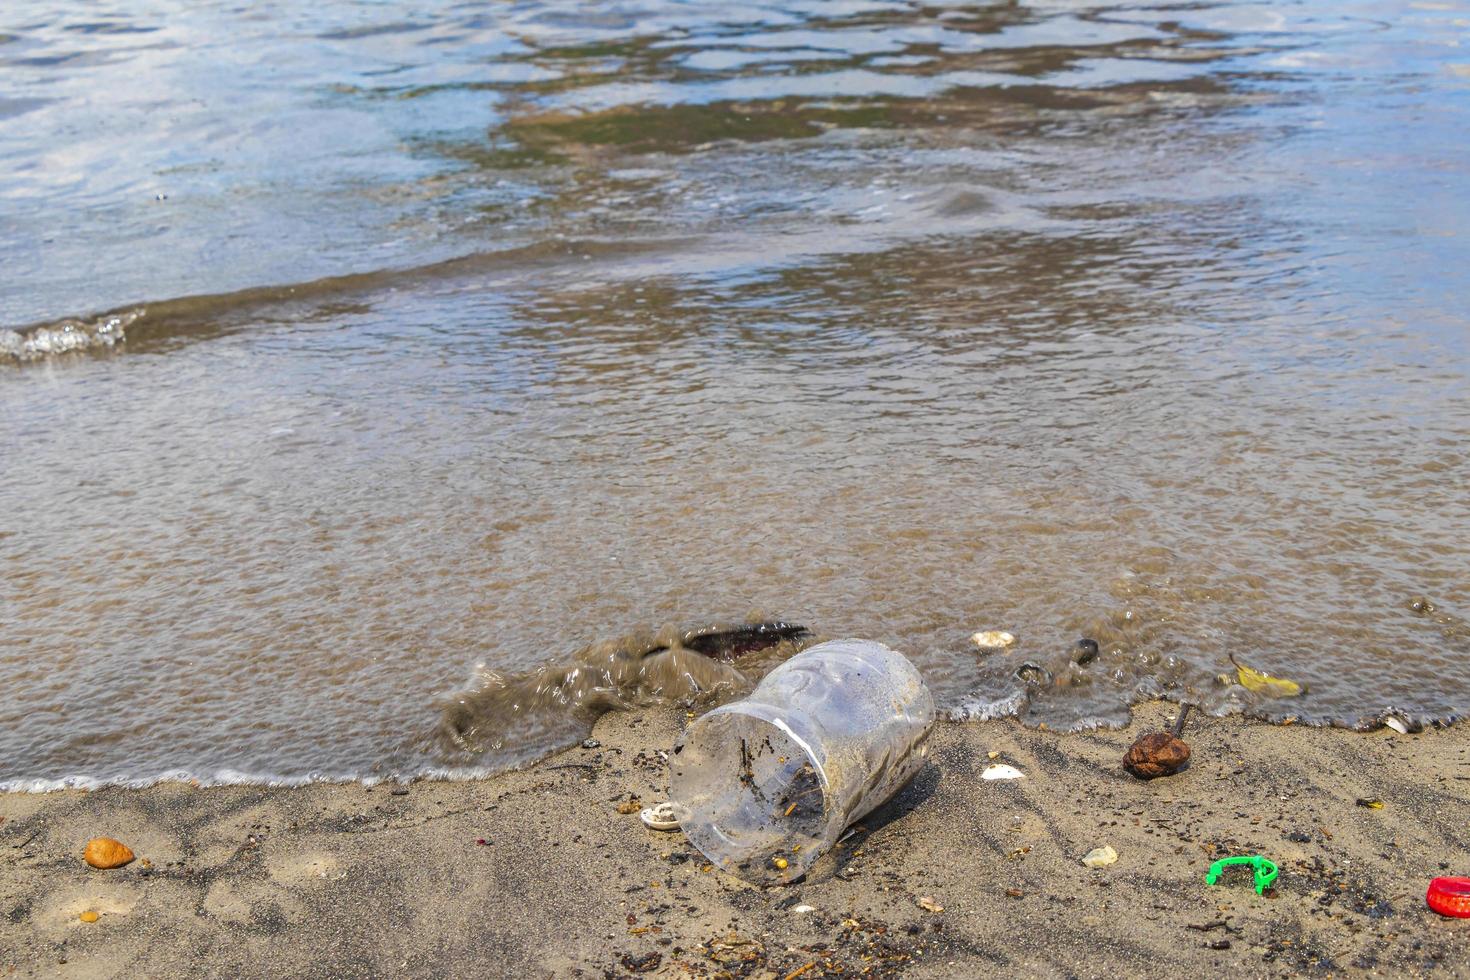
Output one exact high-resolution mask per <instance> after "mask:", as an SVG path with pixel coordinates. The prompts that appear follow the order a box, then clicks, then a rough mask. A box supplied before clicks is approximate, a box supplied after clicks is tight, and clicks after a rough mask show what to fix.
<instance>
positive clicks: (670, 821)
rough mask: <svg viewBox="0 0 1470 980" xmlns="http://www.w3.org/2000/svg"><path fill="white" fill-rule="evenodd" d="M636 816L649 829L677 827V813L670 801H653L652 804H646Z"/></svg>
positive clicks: (672, 828)
mask: <svg viewBox="0 0 1470 980" xmlns="http://www.w3.org/2000/svg"><path fill="white" fill-rule="evenodd" d="M638 816H639V817H640V818H641V819H642V820H643V825H644V826H645V827H648V828H649V829H650V830H678V829H679V814H678V813H677V812H676V811H675V809H674V804H672V803H655V804H654V805H653V806H646V807H644V808H643V812H642V813H640V814H638Z"/></svg>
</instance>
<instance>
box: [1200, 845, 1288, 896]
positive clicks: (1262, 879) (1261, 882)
mask: <svg viewBox="0 0 1470 980" xmlns="http://www.w3.org/2000/svg"><path fill="white" fill-rule="evenodd" d="M1231 864H1248V865H1250V866H1251V868H1253V869H1254V870H1255V873H1256V894H1257V895H1264V894H1265V893H1266V889H1267V888H1270V887H1271V883H1272V882H1274V881H1275V880H1276V872H1277V867H1276V865H1275V864H1274V863H1272V862H1271V861H1269V860H1267V859H1266V858H1263V857H1261V856H1260V855H1259V854H1252V855H1251V856H1250V857H1230V858H1221V859H1220V860H1218V861H1216V862H1215V863H1214V864H1212V865H1210V873H1209V874H1207V875H1205V884H1207V885H1213V884H1214V883H1215V882H1217V881H1219V880H1220V872H1222V871H1224V870H1225V868H1226V867H1227V866H1228V865H1231Z"/></svg>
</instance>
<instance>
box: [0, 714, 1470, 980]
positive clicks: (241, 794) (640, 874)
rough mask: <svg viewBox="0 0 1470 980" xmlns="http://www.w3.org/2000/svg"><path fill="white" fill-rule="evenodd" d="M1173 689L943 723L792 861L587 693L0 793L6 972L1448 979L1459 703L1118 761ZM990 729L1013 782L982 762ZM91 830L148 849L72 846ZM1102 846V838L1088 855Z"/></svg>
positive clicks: (1466, 849) (1236, 725)
mask: <svg viewBox="0 0 1470 980" xmlns="http://www.w3.org/2000/svg"><path fill="white" fill-rule="evenodd" d="M1170 710H1171V709H1170V708H1169V706H1167V705H1150V706H1146V707H1144V708H1143V709H1141V710H1140V711H1139V713H1138V718H1137V721H1136V723H1135V725H1134V727H1133V729H1131V730H1129V731H1126V732H1107V733H1100V734H1096V735H1080V736H1079V735H1067V736H1057V735H1054V734H1050V733H1047V732H1035V731H1029V730H1026V729H1023V728H1021V727H1019V726H1018V725H1015V724H1014V723H1009V722H994V723H989V724H985V725H979V726H975V725H967V726H958V725H945V726H942V727H941V728H940V729H939V731H938V733H937V735H936V738H935V747H934V752H933V756H932V758H933V763H932V765H930V766H929V767H928V768H927V769H925V770H924V771H923V772H922V773H921V774H920V775H919V777H918V778H917V779H916V780H915V781H914V782H913V783H912V784H911V785H910V786H909V787H908V788H907V789H905V790H904V791H903V792H902V793H901V794H900V795H899V796H898V797H897V798H896V799H895V800H894V801H892V802H891V803H890V804H888V805H887V806H886V807H884V808H883V809H881V810H879V811H878V812H877V813H875V814H874V815H872V817H870V818H869V819H868V820H866V821H864V823H863V826H862V829H861V830H860V831H859V832H858V833H857V834H856V835H855V836H854V837H852V838H851V839H850V840H849V841H848V842H847V843H846V845H845V846H842V847H841V848H840V849H839V850H838V851H837V852H836V853H835V854H834V855H832V856H831V857H829V858H826V859H824V860H823V861H822V862H821V863H820V864H819V865H818V867H817V869H816V871H815V872H814V873H813V875H812V876H811V877H810V878H809V880H807V881H805V882H802V883H799V884H797V885H794V886H791V887H787V888H773V889H761V888H755V887H752V886H749V885H746V884H744V883H742V882H740V881H738V880H736V879H734V878H730V877H728V876H725V875H723V874H721V873H719V872H715V871H713V870H710V869H708V866H707V865H706V864H705V862H704V860H703V859H702V858H701V857H700V855H699V854H698V853H696V852H695V851H693V849H692V848H691V847H690V846H689V845H688V844H686V843H685V841H684V839H683V837H682V836H681V835H679V834H678V833H677V832H675V833H657V832H653V831H649V830H646V829H645V828H644V827H643V826H642V825H641V824H640V823H639V820H638V817H637V815H636V814H634V815H622V814H619V813H618V812H617V804H618V803H619V802H620V801H626V800H627V799H628V797H629V794H630V793H631V794H636V795H638V796H640V797H642V798H643V799H644V800H656V799H660V798H662V795H663V789H664V779H665V776H664V765H663V762H662V760H661V758H660V756H659V754H658V752H659V750H660V749H666V748H668V747H669V746H670V744H671V743H672V741H673V739H674V737H675V735H676V733H677V730H678V726H679V725H680V724H681V723H682V722H683V720H684V715H683V714H682V713H680V712H673V711H657V712H653V713H650V714H646V715H643V716H642V717H633V716H629V715H608V716H606V717H604V718H603V720H602V721H601V722H600V723H599V724H598V726H597V730H596V732H595V733H594V734H595V736H596V738H597V739H599V740H600V741H601V743H602V744H601V746H600V747H599V748H596V749H581V748H579V749H574V750H572V751H569V752H566V753H563V754H561V755H559V756H557V757H554V758H551V759H548V760H546V761H545V762H543V763H542V764H540V765H538V766H536V767H534V768H532V769H530V770H527V771H524V772H514V773H508V774H506V775H503V776H498V777H495V778H493V779H488V780H485V781H481V782H469V783H416V784H414V785H413V786H411V787H409V789H408V792H407V794H406V795H393V794H392V793H391V791H390V790H391V787H388V786H378V787H374V788H372V789H367V788H364V787H363V786H361V785H356V784H350V785H331V786H312V787H306V788H299V789H260V788H244V787H235V788H228V787H227V788H216V789H194V788H191V787H189V786H180V785H167V786H158V787H154V788H152V789H147V790H142V791H125V790H109V791H103V792H93V793H83V792H64V793H55V794H50V795H43V796H25V795H10V796H3V797H0V815H3V817H4V822H3V823H0V855H3V856H4V860H3V862H0V977H7V976H12V975H14V976H35V975H44V976H51V975H59V976H88V977H93V976H95V977H135V976H175V975H189V976H204V975H211V976H219V975H244V976H263V975H271V976H322V977H340V976H463V975H471V974H473V975H480V976H515V977H542V976H555V977H575V976H583V977H605V976H606V977H611V976H627V975H630V974H635V973H639V974H640V975H646V976H691V975H692V976H760V977H783V978H784V977H787V976H801V977H806V978H816V977H824V976H833V975H840V976H844V977H847V976H866V975H873V976H905V977H974V976H982V975H1002V976H1045V977H1051V976H1079V977H1104V976H1108V977H1116V976H1130V977H1133V976H1160V977H1163V976H1169V977H1183V976H1201V975H1206V974H1211V975H1229V976H1233V977H1256V976H1260V977H1265V976H1280V975H1293V976H1296V975H1345V974H1358V973H1365V974H1379V975H1394V976H1418V975H1424V974H1432V975H1437V976H1470V920H1450V919H1444V918H1441V917H1439V916H1437V915H1435V914H1434V913H1433V912H1431V911H1429V910H1428V909H1427V908H1426V907H1425V904H1424V891H1425V888H1426V885H1427V883H1428V881H1429V879H1430V878H1431V877H1433V876H1434V875H1436V874H1461V875H1463V874H1467V873H1470V802H1467V797H1470V728H1466V727H1465V726H1460V727H1458V728H1455V729H1451V730H1449V731H1440V732H1429V733H1425V734H1421V735H1409V736H1405V735H1396V734H1393V733H1391V732H1381V733H1375V734H1372V735H1358V734H1353V733H1349V732H1343V731H1332V730H1318V729H1306V728H1300V727H1288V728H1277V727H1268V726H1265V725H1261V724H1255V723H1250V722H1243V721H1239V720H1215V719H1208V718H1195V719H1193V720H1192V721H1191V725H1190V727H1189V730H1188V731H1187V732H1186V733H1185V738H1186V740H1188V741H1189V742H1190V744H1191V745H1192V746H1193V749H1194V763H1193V765H1192V767H1191V768H1190V769H1188V770H1187V771H1185V772H1184V773H1182V774H1180V775H1178V776H1175V777H1172V778H1169V779H1162V780H1156V781H1154V782H1152V783H1142V782H1138V781H1136V780H1134V779H1133V778H1131V777H1129V776H1127V775H1126V774H1124V773H1123V772H1122V771H1121V770H1120V768H1119V766H1118V760H1119V758H1120V756H1121V755H1122V753H1123V751H1124V749H1125V748H1126V746H1127V745H1128V743H1129V742H1130V741H1131V740H1132V739H1133V738H1134V737H1135V736H1136V735H1137V734H1139V732H1141V731H1143V730H1146V729H1149V728H1157V727H1161V726H1162V725H1163V724H1164V722H1165V719H1166V717H1167V716H1168V714H1169V713H1170ZM992 751H995V752H999V753H1001V755H1000V760H999V761H1005V762H1009V763H1011V764H1013V765H1015V766H1017V767H1019V768H1020V769H1022V770H1023V771H1025V773H1026V774H1027V778H1026V779H1024V780H1020V781H1015V782H986V781H982V780H981V779H980V778H979V773H980V771H981V770H982V769H983V768H984V767H985V766H986V765H988V764H989V763H990V760H989V759H988V753H989V752H992ZM1358 798H1378V799H1381V800H1382V801H1383V803H1384V806H1383V808H1382V809H1370V808H1367V807H1363V806H1359V805H1357V804H1356V803H1355V801H1356V800H1357V799H1358ZM95 835H109V836H113V837H117V838H119V839H121V840H123V841H124V842H125V843H127V844H129V845H130V846H131V847H132V848H133V850H134V851H136V852H137V854H138V856H139V858H140V860H138V861H135V862H134V863H133V864H131V865H130V866H128V867H126V868H123V869H120V870H114V871H98V870H94V869H92V868H89V867H87V866H86V865H85V864H83V863H82V860H81V853H82V847H83V845H84V844H85V842H86V841H87V839H88V838H89V837H92V836H95ZM482 839H483V840H484V841H485V843H483V844H481V843H479V841H481V840H482ZM1103 844H1107V845H1111V846H1112V847H1113V848H1115V849H1116V850H1117V852H1118V854H1119V859H1118V861H1117V863H1116V864H1114V865H1112V866H1111V867H1108V868H1105V869H1100V870H1089V869H1087V868H1084V867H1083V866H1082V865H1081V864H1080V863H1079V858H1080V857H1081V856H1082V855H1083V854H1085V853H1086V852H1087V851H1088V850H1090V849H1092V848H1093V847H1095V846H1099V845H1103ZM1256 852H1259V853H1262V854H1265V855H1267V856H1268V857H1271V858H1273V859H1274V860H1276V861H1277V862H1278V863H1279V864H1280V866H1281V876H1280V878H1279V879H1278V881H1277V883H1276V887H1275V888H1274V889H1273V890H1272V891H1269V892H1268V893H1267V894H1266V896H1265V897H1257V896H1256V894H1255V893H1254V891H1253V890H1252V889H1251V888H1250V887H1249V885H1248V883H1247V881H1248V878H1249V873H1248V872H1244V871H1241V872H1240V873H1239V876H1238V877H1235V876H1232V877H1230V878H1228V880H1227V881H1226V882H1225V883H1223V884H1222V885H1220V886H1217V887H1213V888H1207V887H1206V886H1205V884H1204V875H1205V870H1206V868H1207V867H1208V865H1209V863H1210V861H1211V859H1212V856H1220V855H1226V854H1240V853H1244V854H1250V853H1256ZM143 858H146V859H147V861H148V865H145V864H144V862H143V860H142V859H143ZM149 865H151V866H149ZM921 898H926V899H932V904H933V905H935V906H942V907H943V911H940V912H935V911H928V910H926V909H924V908H921V907H920V904H919V900H920V899H921ZM807 907H809V910H807ZM87 910H93V911H96V912H98V913H100V918H99V920H98V921H97V922H96V923H91V924H89V923H85V922H82V921H80V919H79V918H78V916H79V915H80V913H82V912H84V911H87Z"/></svg>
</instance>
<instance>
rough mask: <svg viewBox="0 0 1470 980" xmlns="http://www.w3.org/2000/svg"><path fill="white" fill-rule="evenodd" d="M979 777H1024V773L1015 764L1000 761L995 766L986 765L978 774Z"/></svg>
mask: <svg viewBox="0 0 1470 980" xmlns="http://www.w3.org/2000/svg"><path fill="white" fill-rule="evenodd" d="M980 778H981V779H1025V778H1026V774H1025V773H1024V772H1022V771H1021V770H1019V769H1017V768H1016V767H1015V766H1008V765H1006V764H1005V763H1001V764H999V765H995V766H987V767H986V768H985V771H984V772H982V773H981V774H980Z"/></svg>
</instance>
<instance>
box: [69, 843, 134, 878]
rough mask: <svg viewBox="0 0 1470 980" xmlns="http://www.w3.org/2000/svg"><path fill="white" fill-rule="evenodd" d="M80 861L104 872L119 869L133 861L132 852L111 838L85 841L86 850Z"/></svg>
mask: <svg viewBox="0 0 1470 980" xmlns="http://www.w3.org/2000/svg"><path fill="white" fill-rule="evenodd" d="M82 860H84V861H86V862H87V863H88V864H90V865H91V866H92V867H94V868H101V869H103V870H104V871H105V870H108V869H110V868H121V867H122V866H123V865H125V864H127V863H128V862H129V861H131V860H133V852H132V851H130V850H128V846H127V845H126V844H124V843H123V842H122V841H118V840H113V839H112V838H111V837H93V838H92V839H91V840H89V841H87V849H86V850H85V851H83V852H82Z"/></svg>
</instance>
